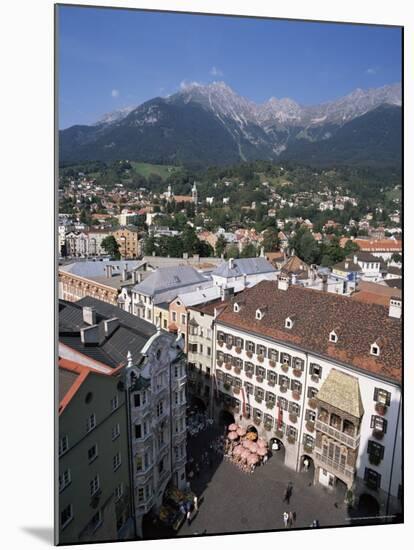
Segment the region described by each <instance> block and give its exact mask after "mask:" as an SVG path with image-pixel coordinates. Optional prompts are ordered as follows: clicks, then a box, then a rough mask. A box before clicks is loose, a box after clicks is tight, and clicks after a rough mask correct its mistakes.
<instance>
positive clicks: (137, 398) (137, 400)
mask: <svg viewBox="0 0 414 550" xmlns="http://www.w3.org/2000/svg"><path fill="white" fill-rule="evenodd" d="M145 403H146V393H145V392H143V393H134V407H141V405H145Z"/></svg>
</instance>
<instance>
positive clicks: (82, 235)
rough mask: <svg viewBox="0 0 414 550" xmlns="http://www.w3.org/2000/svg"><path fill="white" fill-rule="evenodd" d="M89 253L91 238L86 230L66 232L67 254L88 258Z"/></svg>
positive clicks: (72, 256)
mask: <svg viewBox="0 0 414 550" xmlns="http://www.w3.org/2000/svg"><path fill="white" fill-rule="evenodd" d="M88 254H89V238H88V234H87V232H86V231H69V232H68V233H66V256H69V257H70V258H86V256H88Z"/></svg>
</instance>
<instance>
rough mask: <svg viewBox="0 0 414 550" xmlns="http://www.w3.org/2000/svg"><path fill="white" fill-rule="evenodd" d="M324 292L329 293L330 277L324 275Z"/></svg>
mask: <svg viewBox="0 0 414 550" xmlns="http://www.w3.org/2000/svg"><path fill="white" fill-rule="evenodd" d="M322 290H323V291H324V292H328V275H322Z"/></svg>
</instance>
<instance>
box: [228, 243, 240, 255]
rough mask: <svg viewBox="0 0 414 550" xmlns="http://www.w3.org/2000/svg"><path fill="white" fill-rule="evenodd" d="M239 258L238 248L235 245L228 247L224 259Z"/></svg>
mask: <svg viewBox="0 0 414 550" xmlns="http://www.w3.org/2000/svg"><path fill="white" fill-rule="evenodd" d="M238 257H239V248H238V246H237V245H235V244H232V245H231V246H229V247H228V249H227V251H226V258H238Z"/></svg>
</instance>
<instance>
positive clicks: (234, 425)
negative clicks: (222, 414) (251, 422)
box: [229, 424, 238, 431]
mask: <svg viewBox="0 0 414 550" xmlns="http://www.w3.org/2000/svg"><path fill="white" fill-rule="evenodd" d="M237 428H238V426H237V424H230V426H229V430H230V431H233V430H237Z"/></svg>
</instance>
